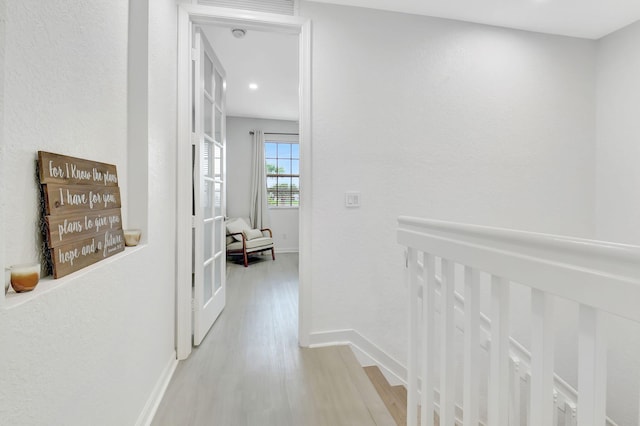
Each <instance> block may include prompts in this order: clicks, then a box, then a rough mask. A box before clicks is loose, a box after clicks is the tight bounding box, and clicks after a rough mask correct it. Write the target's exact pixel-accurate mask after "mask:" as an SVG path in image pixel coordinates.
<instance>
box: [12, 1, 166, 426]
mask: <svg viewBox="0 0 640 426" xmlns="http://www.w3.org/2000/svg"><path fill="white" fill-rule="evenodd" d="M150 17H151V27H150V32H151V33H150V37H149V38H150V40H152V45H151V47H150V64H151V70H150V73H149V74H150V79H149V84H150V93H151V95H150V98H149V104H150V106H151V108H150V111H149V117H150V126H149V127H150V128H149V134H150V141H146V140H133V141H127V41H128V40H127V31H128V2H113V1H108V0H94V1H91V2H84V3H83V5H82V7H78V5H77V4H76V2H72V1H56V2H41V1H35V0H30V1H22V0H7V1H6V22H5V25H6V33H5V38H4V39H3V45H4V52H5V54H6V56H5V67H4V71H5V79H4V91H5V97H4V111H5V122H4V136H5V140H4V141H3V146H2V149H3V151H2V161H3V164H2V166H3V167H2V169H3V177H4V179H2V183H1V184H2V197H0V198H1V199H2V205H1V211H2V216H4V221H3V223H2V226H3V228H2V230H0V237H1V238H0V241H1V244H2V246H3V249H4V250H5V251H6V256H5V259H4V265H7V264H12V263H18V262H25V261H29V260H33V259H36V258H37V256H38V243H37V223H38V222H37V214H38V209H37V192H38V186H37V183H36V180H35V177H34V165H35V163H34V161H35V158H36V151H37V150H49V151H53V152H58V153H63V154H69V155H74V156H80V157H85V158H90V159H95V160H100V161H104V162H108V163H114V164H116V165H117V167H118V173H119V177H120V179H121V180H120V181H121V187H122V189H124V193H125V194H126V190H127V182H128V181H129V180H130V179H135V175H134V173H132V174H131V175H128V174H127V165H128V164H127V163H128V158H127V156H126V153H127V148H128V143H132V144H146V143H149V142H150V144H149V148H148V152H149V154H148V155H149V160H150V161H149V170H148V171H146V170H141V171H140V173H141V174H142V175H144V174H147V173H148V177H149V193H148V194H146V196H148V203H149V205H148V208H149V212H150V213H151V214H150V215H149V218H148V224H147V225H148V230H149V235H148V244H147V245H146V246H144V247H142V248H140V249H138V250H137V251H129V252H128V253H129V254H126V255H124V256H123V255H119V256H117V257H116V258H115V259H113V260H111V261H104V262H101V263H99V264H97V265H95V266H94V267H90V268H88V269H87V270H84V271H83V272H81V273H78V274H75V275H74V276H70V277H67V278H64V279H63V280H65V281H64V284H63V285H58V286H57V287H56V288H54V289H53V290H52V291H49V292H48V293H44V294H40V295H39V296H38V297H36V298H34V299H32V300H29V301H27V302H26V303H23V304H20V305H15V306H11V307H7V306H9V305H6V306H5V307H4V308H0V341H1V342H2V351H0V377H2V386H0V423H1V424H11V425H23V424H24V425H34V424H67V425H87V424H93V425H114V424H122V425H124V424H134V423H135V422H136V420H137V419H138V417H139V416H140V414H141V411H142V410H143V408H144V407H145V404H146V403H147V401H148V399H149V397H150V395H151V394H152V391H153V389H154V387H155V386H156V384H157V383H158V380H159V378H160V377H161V375H162V373H163V371H165V370H166V368H167V367H168V366H169V365H171V363H172V362H173V361H174V359H175V355H174V312H175V305H174V291H175V289H174V275H175V270H174V264H175V250H174V247H175V235H174V234H175V232H174V229H175V228H174V226H175V207H174V206H175V160H174V159H175V55H176V52H175V45H176V38H175V25H176V7H175V2H174V1H172V0H162V1H154V2H152V6H151V10H150ZM130 195H131V196H132V197H136V195H138V196H145V194H130ZM124 200H125V202H126V200H127V198H124ZM125 211H126V208H123V212H125ZM125 224H126V223H125ZM129 250H130V249H129ZM4 265H3V266H4ZM48 284H49V285H51V281H49V282H47V281H46V280H43V281H42V282H41V283H40V284H39V286H46V285H48Z"/></svg>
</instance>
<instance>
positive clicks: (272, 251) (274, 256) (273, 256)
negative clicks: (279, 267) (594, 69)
mask: <svg viewBox="0 0 640 426" xmlns="http://www.w3.org/2000/svg"><path fill="white" fill-rule="evenodd" d="M271 259H273V260H276V252H275V251H274V250H273V247H272V248H271Z"/></svg>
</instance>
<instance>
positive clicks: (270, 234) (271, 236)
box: [260, 228, 273, 238]
mask: <svg viewBox="0 0 640 426" xmlns="http://www.w3.org/2000/svg"><path fill="white" fill-rule="evenodd" d="M260 231H261V232H264V231H267V232H269V237H270V238H273V232H271V229H270V228H262V229H261V230H260Z"/></svg>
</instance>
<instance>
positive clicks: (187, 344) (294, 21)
mask: <svg viewBox="0 0 640 426" xmlns="http://www.w3.org/2000/svg"><path fill="white" fill-rule="evenodd" d="M211 24H222V25H237V26H239V27H242V28H246V29H255V30H263V31H265V30H266V31H272V32H279V33H285V34H293V35H297V36H298V38H299V64H298V67H299V101H298V107H299V111H300V119H299V134H300V141H299V143H300V206H299V217H300V224H299V230H300V241H299V247H300V248H299V286H298V343H299V344H300V346H303V347H306V346H309V344H310V334H311V268H310V261H311V213H312V210H311V209H312V205H311V202H312V201H311V200H312V199H311V21H310V20H309V19H306V18H302V17H299V16H286V15H276V14H271V13H260V12H251V11H244V10H236V9H227V8H219V7H212V6H202V5H195V4H181V5H179V6H178V58H177V60H178V68H177V72H178V94H177V95H178V117H177V119H178V134H177V155H176V158H177V182H176V184H177V195H176V353H177V357H178V359H179V360H182V359H186V358H187V357H188V356H189V354H190V353H191V349H192V333H193V330H192V301H191V299H192V295H191V249H192V247H191V244H192V243H191V232H192V219H191V217H192V216H191V191H192V189H191V179H192V172H191V55H192V31H193V25H211Z"/></svg>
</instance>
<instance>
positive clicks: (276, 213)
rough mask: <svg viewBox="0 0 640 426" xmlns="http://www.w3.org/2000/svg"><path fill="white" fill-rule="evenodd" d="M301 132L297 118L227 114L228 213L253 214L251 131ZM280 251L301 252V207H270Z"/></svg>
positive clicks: (275, 242) (275, 237) (274, 233)
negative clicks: (299, 242)
mask: <svg viewBox="0 0 640 426" xmlns="http://www.w3.org/2000/svg"><path fill="white" fill-rule="evenodd" d="M253 129H257V130H262V131H264V132H272V133H276V132H284V133H297V132H298V122H297V121H284V120H265V119H258V118H241V117H227V216H229V217H249V210H250V209H251V156H252V151H251V144H252V136H251V135H250V134H249V131H251V130H253ZM269 214H270V217H271V230H272V231H273V239H274V244H275V246H276V251H277V252H283V251H287V252H290V251H298V209H269Z"/></svg>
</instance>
